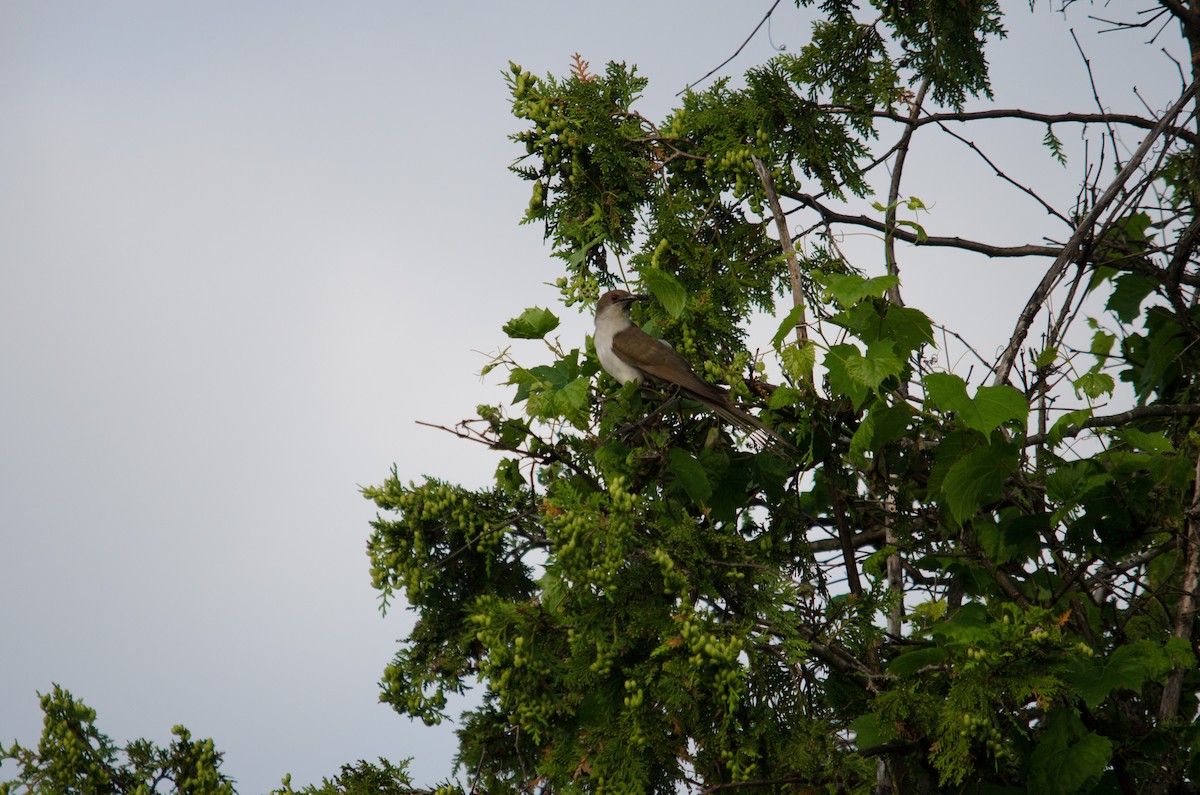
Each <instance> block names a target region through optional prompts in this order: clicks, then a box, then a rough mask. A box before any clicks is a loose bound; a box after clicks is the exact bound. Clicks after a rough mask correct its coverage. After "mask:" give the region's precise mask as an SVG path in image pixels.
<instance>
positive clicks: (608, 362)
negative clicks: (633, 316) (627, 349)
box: [594, 312, 642, 384]
mask: <svg viewBox="0 0 1200 795" xmlns="http://www.w3.org/2000/svg"><path fill="white" fill-rule="evenodd" d="M629 325H630V323H629V319H628V318H626V317H623V316H622V314H621V313H620V312H602V313H600V314H599V315H598V316H597V317H596V336H595V337H594V339H595V342H596V355H597V356H599V357H600V366H601V367H603V368H604V371H605V372H607V373H608V374H609V375H611V376H612V377H613V378H615V379H617V380H618V381H620V382H621V383H622V384H628V383H629V382H630V381H638V382H640V381H641V380H642V374H641V372H640V371H639V370H638V369H637V368H636V367H633V366H631V365H629V364H626V363H625V362H624V361H623V360H622V359H621V357H619V356H617V353H616V351H614V350H613V337H614V336H615V335H616V334H618V333H620V332H622V331H624V330H625V329H627V328H629Z"/></svg>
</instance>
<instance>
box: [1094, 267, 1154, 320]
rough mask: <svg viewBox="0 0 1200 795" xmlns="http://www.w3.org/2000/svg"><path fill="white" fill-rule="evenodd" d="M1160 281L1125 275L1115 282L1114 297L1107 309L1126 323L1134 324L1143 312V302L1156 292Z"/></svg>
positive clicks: (1136, 275)
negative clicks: (1155, 289)
mask: <svg viewBox="0 0 1200 795" xmlns="http://www.w3.org/2000/svg"><path fill="white" fill-rule="evenodd" d="M1157 286H1158V281H1157V280H1155V279H1152V278H1150V277H1149V276H1142V275H1141V274H1140V273H1123V274H1121V275H1120V276H1118V277H1117V278H1116V279H1115V280H1114V287H1113V291H1112V295H1110V296H1109V297H1108V303H1107V304H1106V305H1105V308H1107V309H1111V310H1112V311H1113V312H1114V313H1116V315H1117V317H1118V318H1120V319H1121V320H1122V321H1123V322H1125V323H1132V322H1133V320H1134V319H1135V318H1136V317H1137V316H1138V313H1139V312H1141V310H1142V301H1145V300H1146V296H1148V295H1150V293H1152V292H1154V288H1155V287H1157Z"/></svg>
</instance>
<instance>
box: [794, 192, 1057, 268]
mask: <svg viewBox="0 0 1200 795" xmlns="http://www.w3.org/2000/svg"><path fill="white" fill-rule="evenodd" d="M784 195H785V196H787V197H788V198H789V199H794V200H796V201H798V202H800V203H801V204H803V205H805V206H807V207H811V208H812V209H814V210H816V211H817V213H819V214H820V216H821V220H822V221H823V222H824V223H826V224H847V225H849V226H861V227H863V228H865V229H872V230H874V231H876V232H880V233H883V234H887V226H886V224H884V223H883V222H882V221H879V220H876V219H874V218H871V217H869V216H866V215H846V214H844V213H839V212H836V211H834V210H831V209H830V208H829V207H828V206H826V205H824V204H822V203H821V202H819V201H818V200H817V199H816V198H815V197H813V196H811V195H810V194H807V193H785V194H784ZM892 237H894V238H895V239H896V240H903V241H904V242H905V243H912V244H913V245H914V246H944V247H950V248H960V249H963V250H964V251H974V252H977V253H979V254H986V255H987V256H989V257H1054V256H1057V255H1058V254H1059V253H1060V252H1061V251H1062V247H1061V246H1039V245H1024V246H994V245H992V244H990V243H980V242H979V241H976V240H967V239H966V238H962V237H937V236H934V235H929V236H928V237H925V238H919V237H918V236H917V235H916V234H915V233H913V232H908V231H905V230H903V229H896V230H893V232H892Z"/></svg>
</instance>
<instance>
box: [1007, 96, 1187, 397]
mask: <svg viewBox="0 0 1200 795" xmlns="http://www.w3.org/2000/svg"><path fill="white" fill-rule="evenodd" d="M1197 89H1200V80H1194V81H1192V84H1191V85H1190V86H1188V89H1187V91H1185V92H1184V93H1183V96H1181V97H1180V98H1179V99H1178V100H1176V101H1175V103H1174V104H1173V105H1172V106H1171V108H1170V110H1168V111H1167V112H1166V113H1164V114H1163V117H1162V118H1161V119H1159V121H1158V123H1157V124H1156V125H1154V129H1152V130H1151V131H1150V132H1149V133H1148V134H1147V135H1146V137H1145V138H1144V139H1143V140H1142V142H1141V144H1139V145H1138V148H1137V149H1136V150H1135V151H1134V153H1133V155H1132V156H1131V157H1130V158H1129V162H1127V163H1126V164H1125V166H1124V167H1123V168H1122V169H1121V171H1120V173H1118V174H1117V176H1116V178H1115V179H1114V180H1113V181H1112V183H1111V184H1109V186H1108V188H1107V189H1106V190H1105V191H1104V193H1103V195H1101V196H1100V198H1099V199H1097V200H1096V203H1095V204H1093V205H1092V209H1091V210H1089V211H1088V213H1087V215H1085V216H1084V217H1083V220H1081V221H1080V222H1079V225H1078V226H1077V227H1076V228H1075V233H1074V234H1073V235H1071V239H1070V240H1069V241H1067V245H1066V246H1064V247H1063V249H1062V251H1061V252H1059V254H1058V256H1057V258H1055V260H1054V264H1053V265H1051V266H1050V269H1049V270H1047V271H1046V275H1045V276H1043V277H1042V281H1041V283H1040V284H1038V286H1037V289H1036V290H1034V292H1033V295H1031V296H1030V297H1029V301H1028V302H1027V303H1026V304H1025V308H1024V309H1023V310H1022V311H1021V315H1020V317H1019V318H1018V319H1017V326H1016V329H1014V331H1013V334H1012V337H1011V338H1010V339H1009V341H1008V347H1007V348H1005V350H1004V353H1003V354H1002V355H1001V357H1000V360H999V361H998V362H997V363H996V370H995V373H996V377H995V380H994V383H997V384H1003V383H1006V382H1007V381H1008V376H1009V373H1011V372H1012V367H1013V363H1014V362H1016V359H1017V351H1019V350H1020V348H1021V345H1023V344H1024V342H1025V337H1026V335H1027V334H1028V333H1029V327H1030V326H1031V325H1032V324H1033V319H1034V317H1036V316H1037V313H1038V312H1039V311H1041V308H1042V304H1043V303H1045V301H1046V298H1047V297H1049V295H1050V291H1051V290H1052V289H1054V286H1055V285H1056V284H1057V283H1058V280H1059V278H1060V277H1061V276H1062V273H1063V270H1064V269H1066V267H1067V264H1068V263H1070V262H1071V260H1073V259H1074V258H1075V256H1076V254H1078V253H1079V249H1080V246H1081V245H1082V243H1083V241H1084V238H1086V237H1087V236H1088V235H1089V234H1091V231H1092V227H1093V226H1095V224H1096V222H1097V221H1098V220H1099V219H1100V216H1101V215H1102V214H1103V213H1104V212H1105V211H1106V210H1107V209H1108V207H1109V205H1111V204H1112V203H1113V201H1115V200H1116V198H1117V197H1118V196H1119V195H1120V193H1121V191H1122V190H1123V189H1124V187H1125V183H1126V182H1128V181H1129V178H1130V177H1132V176H1133V174H1134V172H1135V171H1136V170H1137V168H1138V166H1139V165H1140V164H1141V162H1142V159H1143V158H1145V156H1146V154H1147V153H1148V152H1149V151H1150V147H1151V146H1152V145H1153V144H1154V142H1155V141H1156V140H1158V138H1159V136H1161V135H1162V134H1163V132H1164V131H1165V130H1166V128H1167V124H1168V123H1169V121H1170V120H1171V119H1174V118H1175V117H1176V116H1178V115H1179V114H1180V113H1181V112H1182V111H1183V109H1184V107H1186V106H1187V104H1188V103H1189V102H1191V101H1192V99H1193V98H1194V97H1195V96H1196V91H1197Z"/></svg>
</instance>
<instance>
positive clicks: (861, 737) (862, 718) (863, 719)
mask: <svg viewBox="0 0 1200 795" xmlns="http://www.w3.org/2000/svg"><path fill="white" fill-rule="evenodd" d="M850 731H852V732H854V745H855V746H856V747H858V748H870V747H872V746H875V745H880V744H881V743H882V742H883V733H882V732H881V731H880V730H879V718H877V717H875V716H874V715H872V714H871V713H869V712H868V713H867V714H866V715H859V716H858V717H857V718H855V719H854V720H853V721H852V722H851V723H850Z"/></svg>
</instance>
